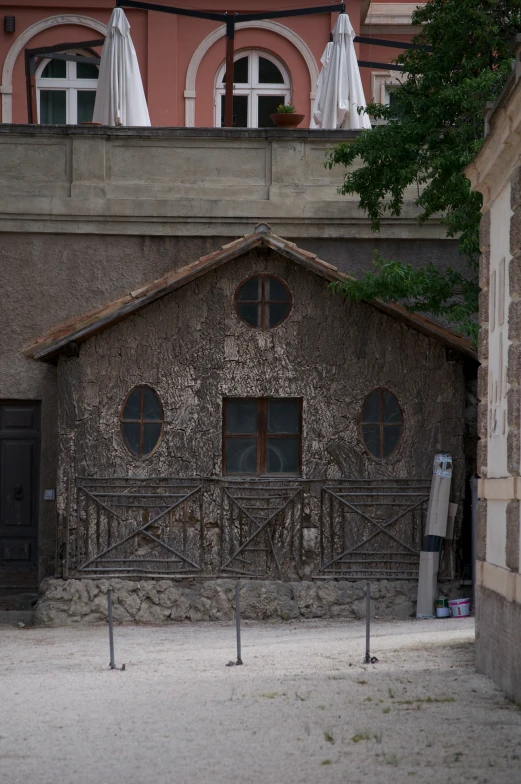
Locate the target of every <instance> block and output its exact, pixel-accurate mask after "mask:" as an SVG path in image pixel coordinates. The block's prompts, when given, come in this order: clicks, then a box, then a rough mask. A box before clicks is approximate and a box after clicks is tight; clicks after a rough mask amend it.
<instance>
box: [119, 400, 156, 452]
mask: <svg viewBox="0 0 521 784" xmlns="http://www.w3.org/2000/svg"><path fill="white" fill-rule="evenodd" d="M121 432H122V434H123V440H124V442H125V445H126V446H127V448H128V449H129V450H130V451H131V452H132V454H134V455H137V457H145V456H146V455H149V454H150V453H151V452H153V451H154V449H155V448H156V447H157V445H158V444H159V441H160V440H161V436H162V434H163V407H162V405H161V402H160V400H159V398H158V396H157V394H156V393H155V392H154V390H153V389H152V388H151V387H147V386H139V387H134V389H132V390H131V391H130V392H129V394H128V395H127V399H126V400H125V402H124V403H123V408H122V409H121Z"/></svg>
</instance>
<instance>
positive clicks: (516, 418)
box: [467, 36, 521, 701]
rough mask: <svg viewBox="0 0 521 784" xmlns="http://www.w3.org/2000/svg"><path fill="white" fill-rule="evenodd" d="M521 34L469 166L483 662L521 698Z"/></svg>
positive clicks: (479, 636) (481, 665)
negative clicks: (474, 217)
mask: <svg viewBox="0 0 521 784" xmlns="http://www.w3.org/2000/svg"><path fill="white" fill-rule="evenodd" d="M520 132H521V36H518V39H517V43H516V47H515V49H514V68H513V72H512V75H511V77H510V78H509V81H508V82H507V84H506V86H505V88H504V90H503V92H502V93H501V96H500V97H499V99H498V101H497V102H496V103H495V104H494V105H492V106H489V107H488V111H487V114H486V131H485V133H486V138H485V143H484V145H483V147H482V149H481V151H480V153H479V155H478V156H477V158H476V159H475V161H474V162H473V163H472V164H471V165H470V166H469V167H468V168H467V175H468V177H469V179H470V181H471V184H472V187H473V188H474V189H475V190H479V191H480V192H481V193H482V194H483V217H482V221H481V251H482V255H481V261H480V286H481V300H480V327H481V329H480V344H479V360H480V363H481V366H480V370H479V398H480V401H481V402H480V404H479V422H478V427H479V435H480V442H479V446H478V473H479V476H480V477H481V479H480V482H479V497H480V499H481V500H480V501H479V518H478V531H477V559H478V562H477V567H478V568H477V597H476V599H477V612H476V621H477V666H478V669H479V670H481V671H482V672H485V673H486V674H487V675H490V676H491V677H493V678H494V680H495V681H496V682H497V683H498V684H499V685H500V686H501V688H502V689H504V691H506V692H507V694H509V695H510V696H511V697H513V698H514V699H516V700H518V701H520V700H521V659H520V657H519V648H520V645H521V573H520V535H519V533H520V508H519V499H520V498H521V484H520V482H521V479H520V477H521V467H520V460H521V451H520V450H521V447H520V428H521V422H520V378H519V369H520V361H521V311H520V305H521V299H520V297H521V167H520V165H519V163H520V162H519V152H520V149H521V147H520V141H519V139H520Z"/></svg>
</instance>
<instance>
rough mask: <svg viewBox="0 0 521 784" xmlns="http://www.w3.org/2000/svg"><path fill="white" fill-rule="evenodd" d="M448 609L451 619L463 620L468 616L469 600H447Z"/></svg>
mask: <svg viewBox="0 0 521 784" xmlns="http://www.w3.org/2000/svg"><path fill="white" fill-rule="evenodd" d="M449 608H450V611H451V614H452V617H453V618H465V617H466V616H468V615H470V599H449Z"/></svg>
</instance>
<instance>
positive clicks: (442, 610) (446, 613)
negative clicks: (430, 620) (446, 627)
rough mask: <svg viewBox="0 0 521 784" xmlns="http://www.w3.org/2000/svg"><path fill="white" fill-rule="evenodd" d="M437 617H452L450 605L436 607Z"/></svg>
mask: <svg viewBox="0 0 521 784" xmlns="http://www.w3.org/2000/svg"><path fill="white" fill-rule="evenodd" d="M436 618H450V610H449V608H448V607H436Z"/></svg>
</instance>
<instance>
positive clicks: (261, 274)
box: [233, 272, 293, 332]
mask: <svg viewBox="0 0 521 784" xmlns="http://www.w3.org/2000/svg"><path fill="white" fill-rule="evenodd" d="M253 278H262V293H261V299H256V300H254V299H238V298H237V295H238V293H239V291H240V290H241V288H242V287H243V286H244V285H245V284H246V283H247V282H248V281H249V280H253ZM266 278H275V280H277V281H278V282H279V283H281V284H282V286H283V287H284V289H285V290H286V291H287V294H288V299H287V300H273V299H268V300H267V299H266V298H265V291H266V288H265V280H266ZM239 304H241V305H242V304H245V305H247V304H250V305H254V304H257V305H260V308H261V324H260V326H259V325H257V326H255V325H254V324H249V323H248V322H247V321H245V320H244V319H243V317H242V316H241V314H240V313H239V307H238V306H239ZM271 304H275V305H280V304H288V305H289V310H288V313H287V315H286V316H284V318H283V319H281V320H280V321H278V322H277V323H276V324H274V325H273V326H272V327H267V326H265V325H264V324H265V321H266V310H265V306H266V305H271ZM233 305H234V308H235V313H236V314H237V318H238V319H239V321H240V322H241V324H244V325H245V326H246V327H249V328H250V329H259V330H260V331H261V332H271V330H272V329H277V327H280V325H281V324H284V322H285V321H287V320H288V319H289V317H290V315H291V311H292V310H293V294H292V292H291V289H290V287H289V286H288V284H287V283H286V281H285V280H284V279H283V278H281V277H280V275H273V274H272V273H271V272H256V273H255V274H254V275H249V276H248V277H247V278H244V280H241V282H240V283H239V284H238V286H237V287H236V289H235V291H234V293H233Z"/></svg>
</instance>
